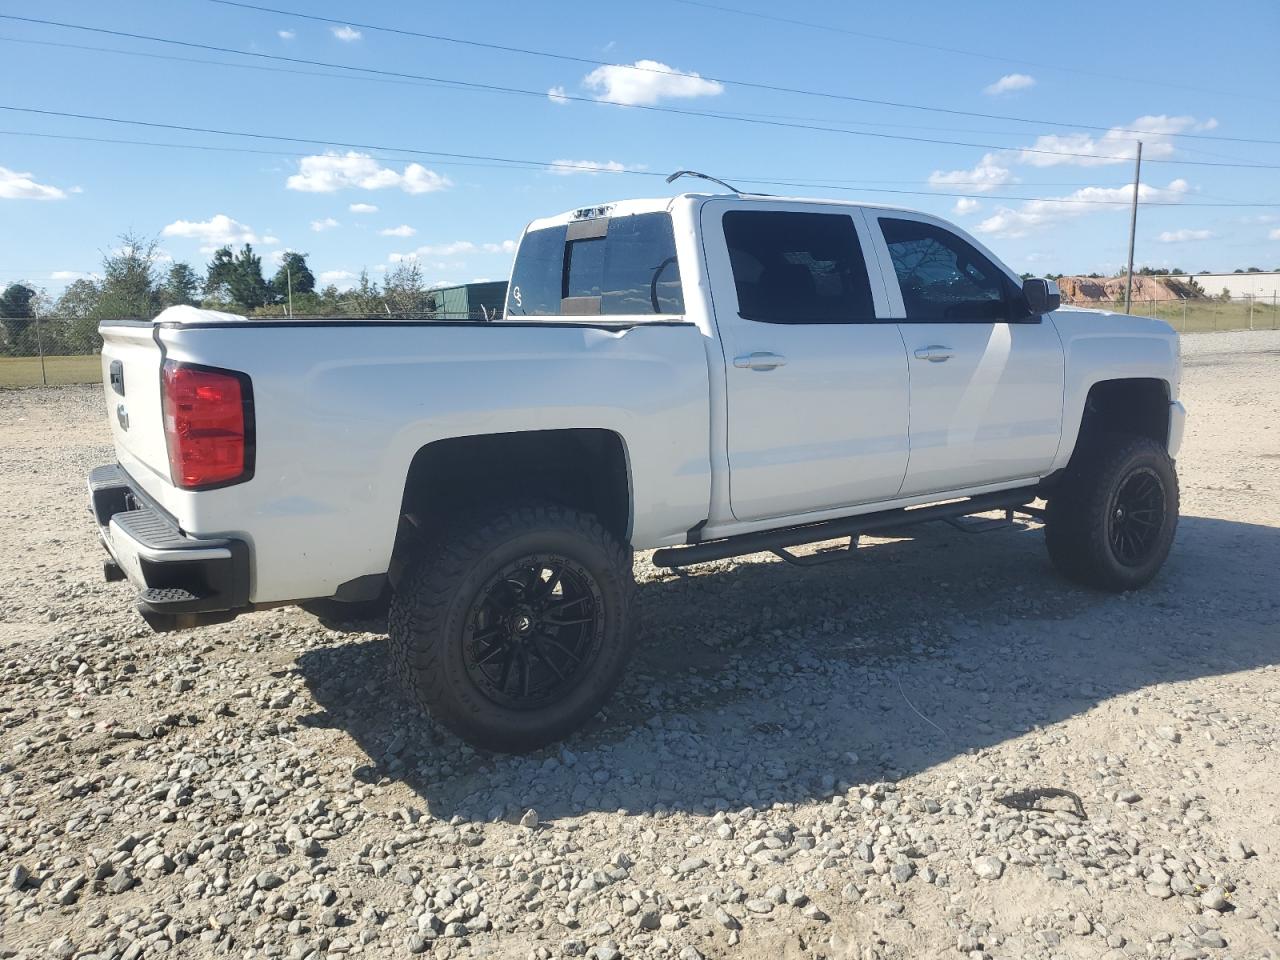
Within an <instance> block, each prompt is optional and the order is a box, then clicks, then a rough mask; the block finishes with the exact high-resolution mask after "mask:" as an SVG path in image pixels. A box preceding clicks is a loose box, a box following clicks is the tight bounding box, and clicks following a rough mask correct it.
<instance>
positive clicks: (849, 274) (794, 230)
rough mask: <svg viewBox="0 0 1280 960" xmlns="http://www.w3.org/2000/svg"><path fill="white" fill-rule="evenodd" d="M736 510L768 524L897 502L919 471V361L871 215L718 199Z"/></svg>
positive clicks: (715, 281) (714, 219)
mask: <svg viewBox="0 0 1280 960" xmlns="http://www.w3.org/2000/svg"><path fill="white" fill-rule="evenodd" d="M701 225H702V234H703V242H704V244H705V248H706V254H707V267H708V273H709V275H710V278H711V293H712V299H713V301H714V305H715V316H716V326H717V328H718V330H719V333H720V337H721V340H722V341H723V344H724V350H725V363H726V367H725V379H726V384H727V404H726V406H727V410H728V429H727V442H728V459H729V487H730V503H731V505H732V509H733V514H734V516H735V517H736V518H737V519H739V520H744V521H749V520H761V519H767V518H773V517H785V516H791V515H796V514H802V513H809V512H814V511H821V510H830V509H834V508H839V507H844V506H851V505H855V504H861V503H867V502H874V501H879V500H887V499H891V498H892V497H894V496H896V495H897V493H898V490H899V488H900V487H901V485H902V480H903V476H904V474H905V472H906V467H907V450H908V447H907V408H908V401H909V397H908V384H907V360H906V351H905V348H904V346H903V343H902V336H901V334H900V333H899V332H898V328H897V325H896V324H895V323H894V322H893V321H892V320H887V319H886V318H887V317H889V315H890V314H889V301H888V299H887V298H886V290H885V287H884V283H883V280H882V278H881V276H880V271H879V269H878V268H877V265H876V260H875V259H874V258H872V259H871V260H870V261H869V262H868V258H867V257H866V255H865V252H866V251H868V250H869V249H870V243H869V237H868V234H867V225H866V222H865V219H864V217H863V215H862V211H861V210H859V209H858V208H855V207H842V206H832V207H822V206H819V205H815V204H797V203H788V202H786V201H751V202H750V203H742V202H741V201H736V202H735V201H732V200H724V201H721V200H712V201H708V202H707V203H706V204H705V205H704V206H703V208H702V213H701Z"/></svg>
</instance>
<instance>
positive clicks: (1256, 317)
mask: <svg viewBox="0 0 1280 960" xmlns="http://www.w3.org/2000/svg"><path fill="white" fill-rule="evenodd" d="M1068 305H1069V306H1073V307H1096V308H1098V309H1102V310H1110V311H1113V312H1123V311H1124V301H1119V302H1117V301H1114V300H1075V301H1071V302H1070V303H1069V304H1068ZM1130 312H1132V313H1134V314H1136V315H1138V316H1143V317H1158V318H1159V319H1161V320H1164V321H1166V322H1167V323H1169V324H1170V325H1172V326H1173V328H1174V329H1175V330H1177V331H1179V332H1180V333H1205V332H1211V331H1214V330H1278V329H1280V298H1277V297H1276V296H1271V297H1231V298H1221V297H1195V298H1188V299H1185V300H1134V301H1133V304H1132V307H1131V311H1130ZM387 316H388V317H389V318H391V319H399V318H407V315H402V314H397V313H391V312H388V314H387ZM414 318H415V319H418V318H419V317H418V316H417V315H415V317H414ZM489 318H490V314H489V313H488V312H487V311H486V312H485V313H484V314H483V317H482V316H481V315H480V314H478V313H476V312H475V311H468V312H465V313H463V312H459V313H458V314H456V315H455V314H452V313H441V312H438V311H437V312H433V313H432V314H431V315H430V316H429V317H427V316H425V315H424V316H422V317H421V319H434V320H445V319H470V320H478V319H489ZM101 352H102V338H101V337H100V336H98V321H97V320H95V319H88V318H85V317H30V318H13V317H5V318H0V389H3V388H6V387H35V386H40V385H42V384H44V385H61V384H70V383H96V382H98V381H100V380H101V379H102V364H101V361H100V358H99V354H100V353H101Z"/></svg>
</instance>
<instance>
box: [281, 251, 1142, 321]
mask: <svg viewBox="0 0 1280 960" xmlns="http://www.w3.org/2000/svg"><path fill="white" fill-rule="evenodd" d="M1129 259H1130V260H1132V259H1133V255H1132V253H1131V254H1130V256H1129ZM284 282H285V286H286V287H288V289H289V317H290V318H292V317H293V271H292V270H290V269H289V264H288V263H287V262H286V263H285V265H284Z"/></svg>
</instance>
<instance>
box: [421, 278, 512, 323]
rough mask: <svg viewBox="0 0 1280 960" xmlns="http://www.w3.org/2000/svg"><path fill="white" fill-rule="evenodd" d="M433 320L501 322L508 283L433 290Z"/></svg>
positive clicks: (466, 285) (463, 285) (501, 281)
mask: <svg viewBox="0 0 1280 960" xmlns="http://www.w3.org/2000/svg"><path fill="white" fill-rule="evenodd" d="M432 296H433V297H434V298H435V309H434V310H433V311H431V319H433V320H500V319H502V311H503V309H504V308H505V307H506V304H507V282H506V281H505V280H497V281H486V282H485V283H464V284H462V285H461V286H457V287H440V288H438V289H436V290H433V291H432Z"/></svg>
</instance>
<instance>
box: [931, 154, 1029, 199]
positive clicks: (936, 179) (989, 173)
mask: <svg viewBox="0 0 1280 960" xmlns="http://www.w3.org/2000/svg"><path fill="white" fill-rule="evenodd" d="M1016 179H1017V178H1016V177H1014V175H1013V171H1012V170H1010V169H1009V168H1008V167H1005V166H1001V163H1000V158H999V157H997V156H996V155H995V154H994V153H988V154H984V155H983V157H982V159H981V160H979V161H978V163H977V165H976V166H975V167H974V168H973V169H972V170H935V171H933V173H931V174H929V183H930V185H931V186H935V187H947V186H961V187H967V188H969V189H970V190H974V191H978V192H981V193H986V192H987V191H988V190H994V189H995V188H996V187H999V186H1003V185H1004V184H1006V183H1013V182H1014V181H1015V180H1016Z"/></svg>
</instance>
